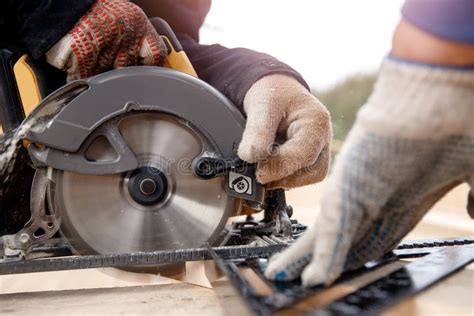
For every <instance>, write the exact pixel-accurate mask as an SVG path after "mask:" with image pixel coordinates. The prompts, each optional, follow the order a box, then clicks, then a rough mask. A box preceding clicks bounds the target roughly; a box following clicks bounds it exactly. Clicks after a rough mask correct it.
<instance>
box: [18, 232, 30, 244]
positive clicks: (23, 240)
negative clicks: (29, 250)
mask: <svg viewBox="0 0 474 316" xmlns="http://www.w3.org/2000/svg"><path fill="white" fill-rule="evenodd" d="M19 240H20V242H21V243H22V244H26V243H27V242H28V241H29V240H30V235H28V234H26V233H23V234H21V235H20V238H19Z"/></svg>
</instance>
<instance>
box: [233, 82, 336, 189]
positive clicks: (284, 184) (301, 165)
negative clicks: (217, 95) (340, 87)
mask: <svg viewBox="0 0 474 316" xmlns="http://www.w3.org/2000/svg"><path fill="white" fill-rule="evenodd" d="M244 109H245V112H246V113H247V126H246V128H245V131H244V135H243V139H242V142H241V143H240V146H239V151H238V154H239V157H240V158H241V159H242V160H245V161H247V162H250V163H254V162H258V167H257V172H256V176H257V180H258V181H259V182H260V183H263V184H267V187H269V188H293V187H298V186H303V185H306V184H311V183H315V182H319V181H321V180H322V179H324V178H325V176H326V174H327V171H328V167H329V159H330V153H329V144H330V141H331V137H332V130H331V120H330V117H329V113H328V111H327V110H326V108H325V107H324V106H323V105H322V104H321V103H320V102H319V101H318V100H317V99H316V98H315V97H314V96H313V95H312V94H311V93H310V92H309V91H308V90H307V89H306V88H305V87H303V86H302V85H301V84H300V83H299V82H298V81H297V80H296V79H294V78H292V77H289V76H285V75H279V74H277V75H269V76H267V77H264V78H262V79H260V80H258V81H257V82H256V83H254V84H253V86H252V87H251V88H250V90H249V91H248V92H247V94H246V96H245V99H244ZM277 143H278V144H279V145H276V144H277Z"/></svg>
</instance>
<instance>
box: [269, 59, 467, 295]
mask: <svg viewBox="0 0 474 316" xmlns="http://www.w3.org/2000/svg"><path fill="white" fill-rule="evenodd" d="M473 176H474V71H467V70H466V71H461V70H450V69H443V68H430V67H426V66H419V65H413V64H408V63H401V62H394V61H390V60H388V61H385V63H384V64H383V66H382V70H381V73H380V76H379V79H378V82H377V84H376V86H375V90H374V92H373V94H372V96H371V97H370V99H369V100H368V102H367V104H366V105H365V106H364V107H363V108H362V109H361V110H360V111H359V113H358V116H357V120H356V123H355V125H354V127H353V129H352V131H351V132H350V134H349V136H348V138H347V140H346V141H345V143H344V146H343V148H342V150H341V152H340V154H339V156H338V158H337V161H336V164H335V167H334V170H333V172H331V175H330V177H329V181H328V183H327V188H326V192H325V195H324V198H323V201H322V208H321V213H320V215H319V217H318V219H317V221H316V223H315V226H314V227H312V228H311V229H310V231H309V232H307V233H306V234H305V235H304V236H303V237H302V238H300V239H299V240H298V241H297V242H296V243H295V244H294V245H293V246H292V247H290V248H289V249H287V250H286V251H284V252H283V253H281V254H279V255H277V256H276V257H275V258H273V259H272V260H271V262H270V264H269V266H268V269H267V271H266V275H267V277H269V278H271V279H277V280H291V279H294V278H296V277H298V276H300V275H301V278H302V281H303V284H304V285H306V286H310V285H316V284H321V283H324V284H329V283H331V282H333V281H334V280H335V279H336V278H337V277H338V276H339V275H340V274H341V273H342V272H343V271H344V270H352V269H356V268H359V267H361V266H362V265H363V264H365V263H366V262H367V261H370V260H373V259H377V258H379V257H381V256H382V255H384V254H385V253H387V252H389V251H390V250H392V249H393V248H394V247H395V246H396V245H397V244H398V243H399V242H400V240H401V239H402V238H403V237H404V236H405V235H406V234H407V233H408V232H409V231H410V230H411V229H413V228H414V227H415V225H416V224H417V223H418V222H419V221H420V220H421V218H422V217H423V216H424V215H425V213H426V212H427V211H428V210H429V209H430V208H431V207H432V206H433V205H434V204H435V203H436V202H437V201H438V200H439V199H440V198H441V197H442V196H443V195H444V194H446V193H447V192H448V191H449V190H451V189H452V188H453V187H454V186H456V185H458V184H460V183H462V182H464V181H469V180H470V181H471V183H472V179H473V178H472V177H473ZM471 207H472V206H471Z"/></svg>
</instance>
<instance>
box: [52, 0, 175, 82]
mask: <svg viewBox="0 0 474 316" xmlns="http://www.w3.org/2000/svg"><path fill="white" fill-rule="evenodd" d="M165 57H166V46H165V44H164V43H163V40H162V39H161V37H160V36H159V35H158V34H157V33H156V30H155V29H154V28H153V26H152V25H151V24H150V22H149V20H148V18H147V17H146V15H145V13H143V11H142V10H141V9H140V8H139V7H138V6H137V5H135V4H133V3H131V2H129V1H127V0H97V1H96V2H95V3H94V4H93V5H92V7H91V8H90V9H89V11H87V13H86V14H85V15H84V16H83V17H82V18H81V19H80V20H79V21H78V22H77V23H76V25H75V26H74V27H73V29H72V30H70V31H69V33H68V34H67V35H65V36H64V37H63V38H62V39H61V40H59V41H58V42H57V43H56V44H55V45H54V46H53V47H52V48H51V49H50V50H49V51H48V52H47V53H46V60H47V61H48V63H50V64H51V65H53V66H55V67H56V68H58V69H61V70H65V71H67V80H68V81H71V80H75V79H83V78H87V77H90V76H93V75H96V74H99V73H101V72H104V71H107V70H111V69H114V68H123V67H127V66H135V65H149V66H153V65H155V66H161V65H163V63H164V61H165Z"/></svg>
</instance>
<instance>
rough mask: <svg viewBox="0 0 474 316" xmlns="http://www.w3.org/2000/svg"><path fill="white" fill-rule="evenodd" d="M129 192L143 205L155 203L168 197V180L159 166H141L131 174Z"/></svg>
mask: <svg viewBox="0 0 474 316" xmlns="http://www.w3.org/2000/svg"><path fill="white" fill-rule="evenodd" d="M128 192H129V194H130V196H131V197H132V199H133V200H134V201H135V202H137V203H139V204H141V205H146V206H150V205H155V204H158V203H160V202H162V201H163V200H164V199H165V198H166V196H167V193H168V180H167V179H166V176H165V175H164V173H163V172H162V171H161V170H159V169H158V168H155V167H153V168H152V167H141V168H138V169H136V170H135V171H134V172H133V173H132V175H131V176H130V179H129V181H128Z"/></svg>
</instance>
